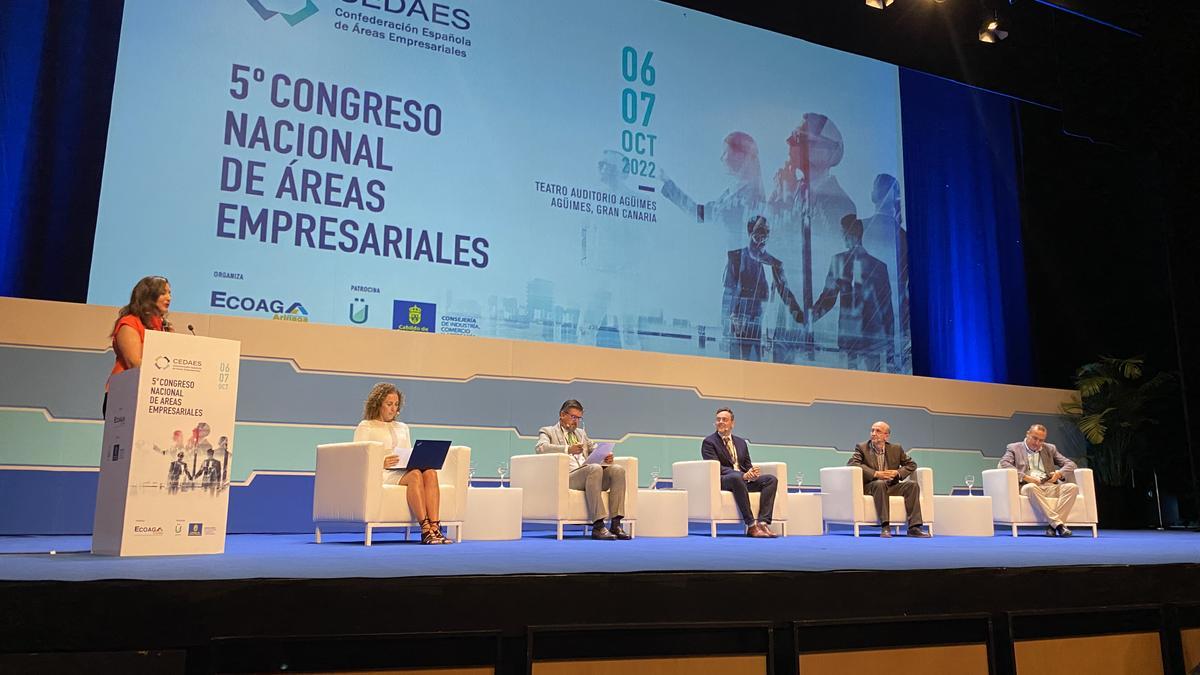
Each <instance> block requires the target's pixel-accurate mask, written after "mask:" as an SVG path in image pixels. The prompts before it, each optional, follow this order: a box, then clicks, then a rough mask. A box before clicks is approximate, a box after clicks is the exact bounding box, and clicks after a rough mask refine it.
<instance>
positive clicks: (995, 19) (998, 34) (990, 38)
mask: <svg viewBox="0 0 1200 675" xmlns="http://www.w3.org/2000/svg"><path fill="white" fill-rule="evenodd" d="M1006 37H1008V31H1006V30H1001V29H1000V17H999V16H997V15H996V14H994V13H993V14H992V16H991V17H990V18H988V19H987V20H985V21H984V22H983V25H982V26H980V27H979V41H980V42H987V43H989V44H991V43H996V42H999V41H1001V40H1003V39H1004V38H1006Z"/></svg>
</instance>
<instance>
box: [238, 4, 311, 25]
mask: <svg viewBox="0 0 1200 675" xmlns="http://www.w3.org/2000/svg"><path fill="white" fill-rule="evenodd" d="M246 3H247V4H248V5H250V6H251V7H253V8H254V11H256V12H258V15H259V16H260V17H262V20H263V21H270V20H271V18H272V17H274V16H275V15H276V14H278V15H279V16H282V17H283V20H284V21H287V22H288V25H289V26H295V25H296V24H298V23H300V22H301V21H303V20H305V19H307V18H308V17H310V16H312V15H313V14H316V13H317V11H318V10H317V3H315V2H313V0H246Z"/></svg>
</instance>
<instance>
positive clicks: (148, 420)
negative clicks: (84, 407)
mask: <svg viewBox="0 0 1200 675" xmlns="http://www.w3.org/2000/svg"><path fill="white" fill-rule="evenodd" d="M240 356H241V343H239V342H237V341H234V340H221V339H216V338H208V337H197V336H194V335H181V334H177V333H163V332H159V331H147V332H146V341H145V344H144V346H143V350H142V366H141V368H135V369H132V370H128V371H126V372H123V373H120V374H119V375H116V376H114V377H113V378H112V381H111V382H110V383H109V390H108V410H107V412H106V414H105V418H104V445H103V451H102V453H101V457H100V484H99V489H98V490H97V493H96V518H95V525H94V528H93V532H92V552H93V553H98V554H105V555H122V556H127V555H173V554H192V553H223V552H224V551H225V521H226V517H227V515H228V511H229V475H230V470H229V469H230V462H232V461H233V448H234V438H233V425H234V416H235V413H236V408H237V385H238V365H239V359H240Z"/></svg>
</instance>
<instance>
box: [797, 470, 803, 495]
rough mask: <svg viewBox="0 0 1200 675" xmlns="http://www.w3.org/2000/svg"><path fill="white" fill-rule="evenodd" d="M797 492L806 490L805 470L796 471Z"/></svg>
mask: <svg viewBox="0 0 1200 675" xmlns="http://www.w3.org/2000/svg"><path fill="white" fill-rule="evenodd" d="M796 492H804V472H803V471H797V472H796Z"/></svg>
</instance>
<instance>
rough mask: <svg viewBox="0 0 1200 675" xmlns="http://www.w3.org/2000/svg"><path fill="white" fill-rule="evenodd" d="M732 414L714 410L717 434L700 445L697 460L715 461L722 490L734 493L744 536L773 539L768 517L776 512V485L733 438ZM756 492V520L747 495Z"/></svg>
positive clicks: (745, 446) (741, 441) (743, 441)
mask: <svg viewBox="0 0 1200 675" xmlns="http://www.w3.org/2000/svg"><path fill="white" fill-rule="evenodd" d="M733 425H734V422H733V411H732V410H730V409H729V408H720V409H718V410H717V418H716V421H715V422H714V423H713V426H715V427H716V428H717V432H716V433H714V434H710V435H709V436H708V437H706V438H705V439H704V440H703V441H702V442H701V443H700V456H701V457H703V458H704V459H711V460H715V461H716V462H717V463H718V464H720V465H721V489H722V490H729V491H730V492H732V493H733V501H734V503H735V504H737V507H738V512H739V513H740V514H741V515H742V521H743V522H745V523H746V536H747V537H756V538H759V539H774V538H775V535H774V534H773V533H772V532H771V528H770V525H771V514H772V513H773V512H774V511H775V490H776V489H777V488H778V487H779V481H777V480H776V479H775V476H772V475H770V474H768V475H765V476H764V475H763V474H762V472H761V471H760V470H759V468H758V467H757V466H754V462H753V461H751V460H750V446H749V445H748V444H747V443H746V439H744V438H742V437H741V436H734V435H733ZM751 492H758V493H760V494H759V498H758V519H757V520H756V519H755V518H754V510H753V509H752V508H751V507H750V493H751Z"/></svg>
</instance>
